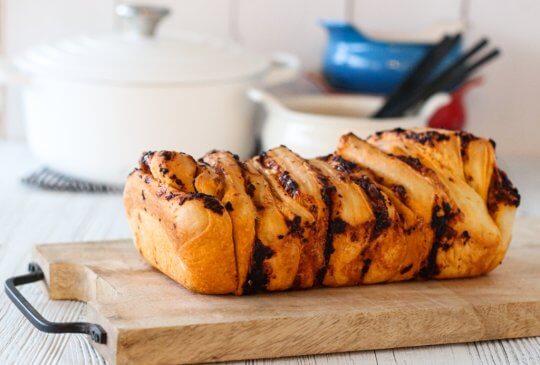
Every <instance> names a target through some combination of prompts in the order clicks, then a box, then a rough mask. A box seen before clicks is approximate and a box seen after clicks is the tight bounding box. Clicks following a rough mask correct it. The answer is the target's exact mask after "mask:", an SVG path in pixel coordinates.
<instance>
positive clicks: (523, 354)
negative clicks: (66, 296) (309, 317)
mask: <svg viewBox="0 0 540 365" xmlns="http://www.w3.org/2000/svg"><path fill="white" fill-rule="evenodd" d="M0 155H1V156H4V157H6V158H5V159H4V160H3V165H2V169H0V279H2V280H5V279H6V278H7V277H10V276H13V275H16V274H21V273H24V272H25V271H26V266H27V264H28V262H29V261H30V260H31V248H32V246H33V245H34V244H36V243H47V242H73V241H88V240H104V239H107V240H113V239H118V238H125V237H129V234H130V233H129V229H128V226H127V222H126V220H125V219H124V215H123V214H124V212H123V207H122V202H121V199H120V197H119V196H115V195H101V194H70V193H56V192H44V191H41V190H34V189H29V188H27V187H25V186H23V185H21V184H20V180H19V179H20V178H21V177H22V176H24V175H25V174H27V173H29V172H32V171H33V170H34V169H35V168H37V167H39V164H37V163H36V162H35V161H34V160H33V159H32V158H31V156H30V153H29V151H28V149H27V148H26V147H25V146H24V145H23V144H21V143H5V142H4V143H1V142H0ZM505 162H506V165H507V166H508V168H509V169H510V168H512V169H511V171H509V172H510V176H511V177H512V178H513V179H514V178H515V179H516V180H517V181H516V182H517V183H518V187H520V190H521V191H522V192H525V193H527V194H524V205H523V207H520V210H519V211H518V213H519V214H521V215H522V217H521V218H520V219H519V220H518V221H517V222H516V226H515V230H514V238H515V239H514V242H512V246H511V247H512V248H515V247H519V246H520V245H521V244H540V242H539V240H538V237H539V235H540V219H538V218H534V217H533V218H529V217H523V215H524V214H525V215H527V214H532V213H533V212H534V209H533V208H535V204H538V200H535V198H536V197H537V193H536V191H535V190H534V189H532V188H531V187H532V185H531V187H529V188H528V190H527V189H526V188H527V187H526V186H524V183H525V182H526V181H525V180H523V179H524V176H528V177H534V178H535V179H536V180H535V181H540V180H539V177H540V173H537V175H534V174H533V173H532V172H533V171H538V168H537V167H538V163H529V164H526V163H525V161H523V160H519V162H520V163H519V164H517V163H515V161H514V160H511V159H506V161H505ZM524 169H526V171H524ZM520 180H522V181H520ZM529 181H530V179H529ZM531 189H532V190H531ZM535 194H536V195H535ZM535 202H537V203H535ZM535 209H536V208H535ZM22 291H23V293H24V294H25V296H26V297H27V298H28V300H29V301H30V302H31V303H32V304H33V305H35V307H36V308H37V309H38V310H39V311H40V312H41V313H42V314H44V316H45V317H46V318H48V319H51V320H55V321H79V320H86V319H87V306H86V304H84V303H82V302H77V301H55V300H49V299H48V297H47V295H45V294H44V292H43V290H41V287H40V285H38V284H31V285H27V286H24V287H22ZM105 363H106V361H105V359H104V358H103V357H102V356H101V355H99V354H98V353H97V352H96V351H95V349H94V348H93V347H92V346H91V345H90V341H89V339H88V338H87V336H83V335H51V334H45V333H42V332H40V331H38V330H37V329H35V328H34V327H32V325H31V324H30V323H28V321H27V320H26V319H25V318H24V317H23V316H22V315H21V314H20V313H19V311H18V310H17V309H16V308H15V306H14V305H12V303H11V302H10V301H9V299H8V298H7V297H6V296H5V294H4V293H3V291H2V292H0V364H25V365H26V364H66V365H68V364H69V365H72V364H92V365H104V364H105ZM230 364H235V365H240V364H257V365H258V364H268V365H306V364H318V365H322V364H324V365H333V364H368V365H406V364H407V365H410V364H414V365H433V364H436V365H438V364H441V365H450V364H473V365H499V364H509V365H516V364H529V365H538V364H540V338H539V337H529V338H520V339H511V340H494V341H482V342H469V343H464V344H453V345H435V346H423V347H410V348H397V349H388V350H373V351H372V350H370V351H361V352H349V353H341V354H330V355H309V356H300V357H289V358H281V359H273V360H247V361H238V362H234V363H230Z"/></svg>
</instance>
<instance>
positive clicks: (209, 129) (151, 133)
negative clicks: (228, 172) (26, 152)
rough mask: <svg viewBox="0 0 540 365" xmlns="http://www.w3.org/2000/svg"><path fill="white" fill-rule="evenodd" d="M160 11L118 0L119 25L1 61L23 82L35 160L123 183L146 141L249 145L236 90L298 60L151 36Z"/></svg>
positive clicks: (247, 150) (269, 79) (182, 37)
mask: <svg viewBox="0 0 540 365" xmlns="http://www.w3.org/2000/svg"><path fill="white" fill-rule="evenodd" d="M167 13H168V10H167V9H164V8H160V7H153V6H145V7H144V6H134V5H124V4H123V5H120V6H118V7H117V14H118V16H119V17H120V19H121V20H122V21H123V22H124V30H123V31H122V32H116V33H113V34H104V35H96V36H81V37H76V38H72V39H67V40H63V41H58V42H55V43H52V44H46V45H41V46H36V47H34V48H32V49H30V50H29V51H27V52H26V53H24V54H22V55H20V56H19V57H16V58H14V59H13V60H10V61H9V62H8V64H7V65H5V67H4V68H3V74H4V76H5V77H4V78H3V81H4V82H10V83H14V84H16V85H19V86H20V87H22V91H23V93H22V94H23V97H22V103H23V109H24V117H25V119H26V126H27V138H28V142H29V144H30V147H31V149H32V150H33V152H34V154H35V155H36V157H37V158H38V159H39V161H40V162H41V163H43V164H44V165H46V166H48V167H50V168H52V169H54V170H55V171H58V172H60V173H62V174H65V175H69V176H72V177H76V178H80V179H84V180H87V181H90V182H98V183H111V184H122V183H123V182H124V180H125V176H126V175H127V173H128V172H129V171H130V170H131V168H132V161H133V156H137V155H139V154H140V153H142V152H143V151H145V150H155V149H172V150H181V151H185V152H189V153H190V154H193V155H196V156H197V155H202V154H203V153H205V152H206V151H208V150H210V149H213V148H220V149H227V150H234V151H236V152H237V153H238V154H239V155H240V156H241V157H242V158H246V157H248V156H249V155H250V154H251V153H252V152H253V149H254V140H255V136H254V131H253V128H252V119H253V109H254V108H253V105H252V103H251V102H250V101H249V100H248V98H247V97H246V95H245V93H246V91H247V90H248V89H249V88H252V87H254V86H261V85H262V86H268V85H273V84H277V83H282V82H285V81H287V80H291V79H292V78H294V77H295V76H296V74H297V73H298V70H299V61H298V59H297V58H296V57H295V56H293V55H290V54H274V55H265V54H257V53H253V52H249V51H248V50H246V49H244V48H242V47H240V46H238V45H236V44H233V43H230V42H225V41H221V40H218V39H214V38H209V37H204V36H200V35H195V34H188V33H180V34H171V35H156V34H155V33H156V27H157V26H158V24H159V22H160V20H162V19H163V18H164V17H165V15H166V14H167Z"/></svg>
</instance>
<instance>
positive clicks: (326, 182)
mask: <svg viewBox="0 0 540 365" xmlns="http://www.w3.org/2000/svg"><path fill="white" fill-rule="evenodd" d="M312 169H314V170H316V171H317V179H318V180H319V183H320V184H321V186H322V187H321V198H322V200H323V202H324V205H325V206H326V214H327V217H328V221H330V217H331V216H332V209H333V196H334V194H336V191H337V190H336V187H335V186H334V185H332V184H331V183H330V179H329V178H328V177H326V176H325V175H323V174H322V173H321V172H320V171H319V170H318V169H316V168H315V167H313V166H312ZM338 219H339V218H338ZM332 223H333V222H329V223H328V227H327V228H326V237H325V241H324V250H323V255H324V265H323V266H322V267H321V268H320V269H319V271H318V272H317V275H316V285H322V282H323V280H324V277H325V275H326V270H327V268H328V263H329V262H330V257H331V256H332V254H333V253H334V251H335V249H334V234H335V233H336V232H335V231H334V228H333V224H332Z"/></svg>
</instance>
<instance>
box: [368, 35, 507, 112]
mask: <svg viewBox="0 0 540 365" xmlns="http://www.w3.org/2000/svg"><path fill="white" fill-rule="evenodd" d="M487 43H488V41H487V39H482V40H480V41H479V42H478V43H477V44H476V45H474V46H473V47H471V49H470V50H468V51H467V52H465V53H464V54H463V55H462V56H461V57H459V58H458V59H457V60H456V61H454V62H453V63H452V64H451V65H449V66H448V67H446V68H445V69H444V70H443V71H442V72H441V73H440V74H438V75H437V76H435V77H434V78H433V79H432V80H430V81H429V82H427V83H425V84H424V85H420V86H418V87H417V88H415V89H413V90H407V91H406V92H405V93H404V94H402V95H400V96H399V97H398V98H396V99H395V102H394V104H392V105H385V106H384V107H383V108H384V113H383V112H381V111H379V112H377V113H376V115H377V117H379V118H381V117H395V116H399V115H402V114H404V113H405V112H406V111H407V110H409V109H411V108H413V107H414V106H415V105H417V104H418V103H420V102H422V101H423V100H426V99H427V98H428V97H429V96H430V95H432V94H435V93H437V92H441V91H445V90H449V89H451V88H452V87H455V86H456V85H460V84H461V83H463V82H464V81H465V80H466V79H467V78H468V77H469V76H470V75H472V74H473V73H474V72H475V71H476V70H477V69H478V68H480V67H481V66H482V65H484V64H485V63H487V62H489V61H491V60H493V59H494V58H496V57H497V56H498V55H499V54H500V50H499V49H494V50H492V51H491V52H489V53H488V54H486V55H485V56H483V57H481V58H480V59H479V60H477V61H476V62H473V63H472V64H470V65H468V66H466V65H465V64H466V62H467V61H469V60H470V59H471V58H472V57H473V56H475V55H476V54H477V53H478V52H479V51H480V50H481V49H482V48H484V47H485V46H486V45H487Z"/></svg>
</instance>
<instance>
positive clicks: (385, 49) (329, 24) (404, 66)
mask: <svg viewBox="0 0 540 365" xmlns="http://www.w3.org/2000/svg"><path fill="white" fill-rule="evenodd" d="M321 23H322V25H323V26H324V27H325V28H326V30H327V31H328V35H329V37H328V44H327V47H326V50H325V52H324V61H323V74H324V77H325V78H326V80H327V82H328V83H329V84H330V85H331V86H332V87H333V88H334V89H336V90H338V91H344V92H359V93H374V94H388V93H390V92H392V91H393V90H394V89H395V88H396V87H397V85H399V83H400V82H401V81H402V80H403V78H404V77H405V76H406V75H407V73H408V72H409V71H410V70H411V68H412V67H413V66H414V65H415V63H416V62H418V61H419V60H420V59H421V58H422V57H423V56H424V54H425V53H426V52H427V51H428V50H429V49H430V48H431V47H432V46H433V44H430V43H405V42H385V41H380V40H374V39H370V38H368V37H366V36H364V35H363V34H362V33H360V31H358V29H356V28H355V27H354V26H353V25H351V24H349V23H346V22H341V21H322V22H321ZM460 50H461V44H458V45H456V47H455V48H454V49H453V50H452V51H451V52H450V53H449V54H448V56H447V57H446V58H445V59H444V60H443V62H442V63H441V65H439V68H438V69H437V70H435V71H434V72H435V73H436V72H437V71H438V70H440V69H442V68H443V67H444V66H445V65H447V64H448V63H450V62H451V61H452V60H454V59H455V58H457V57H458V56H459V53H460Z"/></svg>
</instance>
